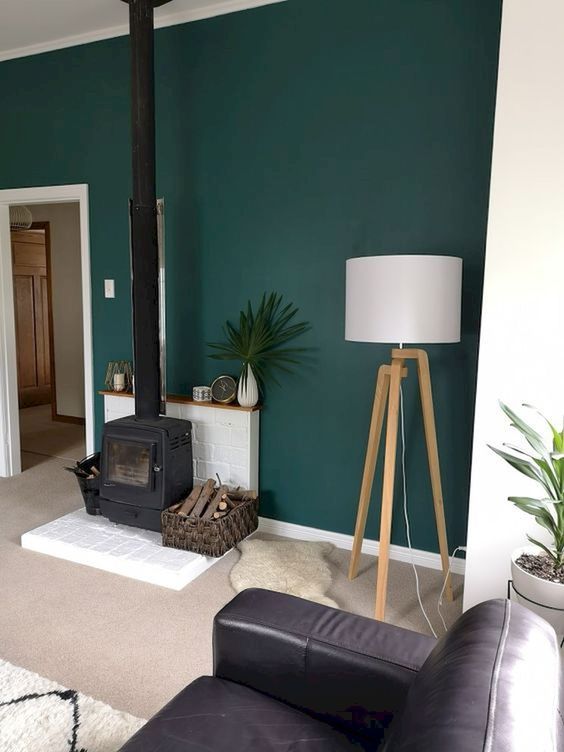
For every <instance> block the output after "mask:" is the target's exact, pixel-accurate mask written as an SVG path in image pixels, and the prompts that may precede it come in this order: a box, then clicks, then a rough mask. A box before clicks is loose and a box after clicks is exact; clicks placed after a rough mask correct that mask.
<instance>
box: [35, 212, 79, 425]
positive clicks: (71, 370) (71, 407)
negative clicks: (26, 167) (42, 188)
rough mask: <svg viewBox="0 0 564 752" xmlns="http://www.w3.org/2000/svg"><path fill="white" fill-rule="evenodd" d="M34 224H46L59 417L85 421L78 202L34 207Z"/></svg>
mask: <svg viewBox="0 0 564 752" xmlns="http://www.w3.org/2000/svg"><path fill="white" fill-rule="evenodd" d="M30 209H31V212H32V214H33V220H34V222H49V223H50V232H51V289H52V292H53V329H54V332H53V334H54V340H55V378H56V386H57V412H58V413H59V415H70V416H74V417H80V418H83V417H84V353H83V332H82V290H81V287H82V278H81V268H80V264H81V260H80V212H79V204H78V202H72V203H57V204H34V205H33V206H31V207H30Z"/></svg>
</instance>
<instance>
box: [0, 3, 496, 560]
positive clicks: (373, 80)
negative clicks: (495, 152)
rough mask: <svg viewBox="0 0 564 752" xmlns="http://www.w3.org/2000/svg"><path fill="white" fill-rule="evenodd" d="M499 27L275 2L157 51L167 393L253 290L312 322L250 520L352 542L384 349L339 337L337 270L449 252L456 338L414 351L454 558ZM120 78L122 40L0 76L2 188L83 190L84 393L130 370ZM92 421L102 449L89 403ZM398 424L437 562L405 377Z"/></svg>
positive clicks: (274, 408)
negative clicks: (110, 289) (91, 381)
mask: <svg viewBox="0 0 564 752" xmlns="http://www.w3.org/2000/svg"><path fill="white" fill-rule="evenodd" d="M499 27H500V2H499V1H498V0H474V1H473V2H468V1H467V0H350V1H349V2H342V0H288V1H287V2H285V3H281V4H276V5H271V6H265V7H262V8H258V9H256V10H252V11H245V12H239V13H235V14H232V15H227V16H221V17H217V18H213V19H209V20H206V21H201V22H197V23H193V24H186V25H181V26H175V27H170V28H167V29H163V30H160V31H158V32H157V44H156V59H157V85H158V93H157V107H158V112H157V138H158V184H159V185H158V190H159V194H160V195H164V196H165V200H166V207H167V220H166V234H167V275H168V280H167V289H168V297H167V305H168V347H169V349H168V360H169V363H168V367H169V389H170V390H171V391H175V392H188V391H189V390H190V389H191V387H192V385H193V384H195V383H205V382H206V381H209V380H210V379H211V378H212V377H213V376H214V375H216V374H217V373H218V364H217V363H215V362H214V361H210V360H209V359H207V357H206V348H205V342H206V341H209V340H214V339H217V338H218V337H219V336H220V334H221V324H222V322H223V321H224V320H225V319H226V318H228V317H234V316H235V315H236V314H237V313H238V311H239V309H240V308H241V307H242V306H243V305H244V304H245V302H246V300H247V299H248V298H249V297H250V298H253V299H256V298H258V296H259V295H260V293H262V291H263V290H271V289H273V290H277V291H279V292H281V293H283V294H284V295H285V296H286V297H287V298H288V299H289V300H292V301H294V302H295V303H296V304H297V305H298V306H299V307H300V309H301V312H302V314H303V317H304V318H305V319H307V320H309V321H310V322H311V324H312V330H311V332H310V333H309V334H308V335H307V344H310V345H312V346H313V347H315V348H316V352H315V357H314V360H313V363H312V364H311V365H310V366H309V367H308V368H307V369H304V370H303V371H302V372H301V373H300V374H299V375H297V376H294V377H288V378H284V381H283V386H282V388H276V387H274V388H272V389H270V390H269V391H268V394H267V399H266V408H265V409H264V412H263V414H262V435H261V491H262V499H263V503H262V513H263V514H264V515H266V516H269V517H276V518H278V519H281V520H286V521H289V522H295V523H301V524H305V525H313V526H316V527H321V528H326V529H331V530H336V531H340V532H346V533H351V532H352V530H353V525H354V516H355V512H356V504H357V495H358V489H359V484H360V477H361V472H362V465H363V456H364V450H365V444H366V437H367V431H368V421H369V416H370V409H371V400H372V391H373V385H374V378H375V374H376V369H377V367H378V365H379V364H380V363H381V362H383V361H385V360H386V359H387V358H388V357H389V348H388V347H387V346H377V345H367V344H355V343H349V342H345V341H344V264H345V259H346V258H347V257H350V256H354V255H371V254H376V253H386V252H388V253H389V252H399V253H402V252H408V253H418V252H421V253H425V252H427V253H429V252H431V253H435V252H438V253H447V254H455V255H460V256H462V257H463V259H464V314H463V338H462V342H461V343H460V344H457V345H447V346H434V347H430V348H429V354H430V359H431V368H432V375H433V379H434V389H435V401H436V410H437V424H438V432H439V444H440V450H441V460H442V469H443V481H444V493H445V507H446V515H447V524H448V531H449V538H450V545H451V547H454V545H458V544H461V543H463V542H464V541H465V535H466V516H467V504H468V480H469V465H470V442H471V426H472V417H473V403H474V387H475V376H476V356H477V342H478V339H477V338H478V327H479V313H480V298H481V285H482V271H483V259H484V243H485V232H486V215H487V200H488V187H489V174H490V156H491V145H492V130H493V116H494V98H495V82H496V69H497V53H498V42H499ZM128 68H129V60H128V42H127V39H126V38H119V39H113V40H109V41H105V42H99V43H95V44H90V45H85V46H81V47H74V48H70V49H66V50H61V51H57V52H53V53H48V54H44V55H39V56H35V57H30V58H24V59H19V60H13V61H8V62H4V63H1V64H0V87H1V90H2V92H3V93H4V96H3V97H2V106H1V117H0V187H4V188H13V187H21V186H34V185H51V184H62V183H83V182H84V183H88V184H89V186H90V221H91V250H92V289H93V317H94V356H95V380H96V386H97V388H100V387H101V386H102V384H103V378H104V370H105V366H106V362H107V361H108V360H109V359H116V358H127V357H129V356H130V354H131V337H130V306H129V295H128V287H129V258H128V222H127V200H128V197H129V190H130V173H129V92H128V86H129V70H128ZM104 278H115V280H116V291H117V297H116V299H115V300H106V299H104V297H103V279H104ZM305 343H306V339H305V338H304V344H305ZM233 370H234V369H233ZM96 417H97V429H98V434H99V429H100V425H101V421H102V403H101V398H100V397H97V410H96ZM406 421H407V462H408V486H409V499H410V508H411V517H412V528H413V543H414V545H415V546H416V547H418V548H423V549H427V550H437V544H436V535H435V532H434V523H433V516H432V503H431V495H430V485H429V481H428V474H427V469H426V464H425V463H426V459H425V453H424V442H423V435H422V427H421V420H420V417H419V403H418V397H417V392H416V387H415V382H414V381H410V383H408V384H407V385H406ZM379 472H380V468H379V470H378V473H379ZM380 477H381V476H380V474H378V475H377V479H376V483H375V489H374V494H373V496H374V503H373V508H372V509H371V514H370V519H369V525H368V530H367V533H368V535H369V536H370V537H378V531H377V525H376V520H377V511H378V503H379V502H378V499H379V493H380ZM398 485H399V484H398ZM398 500H399V499H398ZM396 506H397V508H396V512H397V514H396V515H395V518H394V533H393V540H394V542H396V543H399V544H403V543H404V542H405V535H404V528H403V523H402V519H401V514H400V508H399V504H398V505H396Z"/></svg>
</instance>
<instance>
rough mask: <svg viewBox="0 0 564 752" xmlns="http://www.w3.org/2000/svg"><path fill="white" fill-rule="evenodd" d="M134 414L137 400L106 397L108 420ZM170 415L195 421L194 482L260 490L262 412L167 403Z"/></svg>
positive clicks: (193, 445)
mask: <svg viewBox="0 0 564 752" xmlns="http://www.w3.org/2000/svg"><path fill="white" fill-rule="evenodd" d="M132 413H133V399H132V397H131V395H126V394H104V420H105V422H106V423H107V422H108V421H109V420H115V419H116V418H123V417H125V416H126V415H131V414H132ZM167 415H169V416H170V417H172V418H185V419H186V420H190V421H192V451H193V456H194V480H195V481H206V480H207V479H208V478H215V477H216V473H217V475H219V477H220V478H221V482H222V483H225V484H227V485H228V486H234V487H236V486H241V487H242V488H246V489H252V490H256V491H258V490H259V486H258V482H259V430H260V412H259V410H250V409H248V408H241V407H223V406H222V405H218V404H216V403H210V402H208V403H204V404H195V403H193V402H191V401H186V402H184V401H181V400H178V401H177V400H176V399H174V401H170V402H168V403H167Z"/></svg>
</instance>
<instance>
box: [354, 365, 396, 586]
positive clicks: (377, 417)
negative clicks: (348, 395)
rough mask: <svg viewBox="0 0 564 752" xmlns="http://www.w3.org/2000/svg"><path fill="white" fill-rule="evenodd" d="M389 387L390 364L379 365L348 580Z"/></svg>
mask: <svg viewBox="0 0 564 752" xmlns="http://www.w3.org/2000/svg"><path fill="white" fill-rule="evenodd" d="M389 388H390V366H389V365H385V366H380V368H379V369H378V377H377V379H376V389H375V391H374V404H373V406H372V418H371V420H370V433H369V434H368V446H367V447H366V459H365V461H364V474H363V476H362V486H361V488H360V499H359V502H358V512H357V514H356V525H355V529H354V542H353V547H352V553H351V561H350V565H349V580H354V578H355V577H356V576H357V574H358V562H359V559H360V552H361V549H362V541H363V539H364V530H365V528H366V516H367V514H368V507H369V505H370V495H371V493H372V483H373V481H374V470H375V468H376V459H377V457H378V447H379V445H380V435H381V433H382V423H383V420H384V410H385V407H386V400H387V398H388V390H389Z"/></svg>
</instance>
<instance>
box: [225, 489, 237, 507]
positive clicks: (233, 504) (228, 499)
mask: <svg viewBox="0 0 564 752" xmlns="http://www.w3.org/2000/svg"><path fill="white" fill-rule="evenodd" d="M222 501H224V502H225V503H226V504H227V506H228V508H229V509H234V508H235V507H236V506H237V503H238V502H236V501H233V499H232V498H231V492H230V491H229V492H228V493H226V494H224V495H223V499H222Z"/></svg>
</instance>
